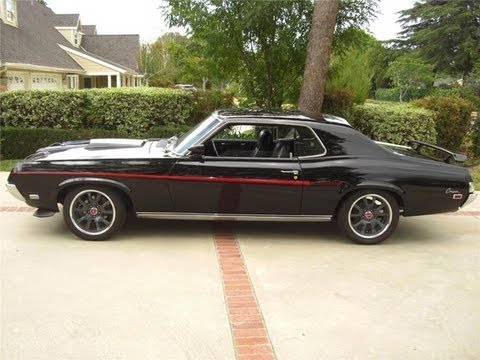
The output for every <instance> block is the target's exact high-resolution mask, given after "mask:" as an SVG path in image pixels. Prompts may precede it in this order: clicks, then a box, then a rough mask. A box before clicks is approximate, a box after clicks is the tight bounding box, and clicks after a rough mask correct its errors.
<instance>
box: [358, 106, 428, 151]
mask: <svg viewBox="0 0 480 360" xmlns="http://www.w3.org/2000/svg"><path fill="white" fill-rule="evenodd" d="M349 121H350V123H351V124H352V125H353V126H354V127H355V128H357V129H358V130H359V131H361V132H362V133H363V134H365V135H367V136H369V137H370V138H371V139H373V140H378V141H385V142H391V143H395V144H400V145H401V144H406V143H407V142H408V141H409V140H412V139H416V140H422V141H426V142H429V143H434V144H435V143H436V138H437V134H436V130H435V114H434V113H433V112H432V111H429V110H426V109H421V108H418V107H415V106H413V105H408V104H400V103H398V104H390V103H366V104H364V105H357V106H354V107H353V108H352V110H351V113H350V117H349Z"/></svg>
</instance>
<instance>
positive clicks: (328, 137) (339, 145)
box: [315, 130, 347, 156]
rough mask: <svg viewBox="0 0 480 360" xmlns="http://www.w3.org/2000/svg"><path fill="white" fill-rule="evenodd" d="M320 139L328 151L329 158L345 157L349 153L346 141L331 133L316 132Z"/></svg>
mask: <svg viewBox="0 0 480 360" xmlns="http://www.w3.org/2000/svg"><path fill="white" fill-rule="evenodd" d="M315 132H316V134H317V135H318V137H319V138H320V139H321V140H322V143H323V144H324V145H325V148H326V149H327V155H328V156H338V155H345V154H347V151H346V149H345V146H344V142H345V139H342V138H340V137H338V136H335V135H333V134H331V133H329V132H326V131H321V130H315Z"/></svg>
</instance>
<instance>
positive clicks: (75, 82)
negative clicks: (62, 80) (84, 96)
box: [67, 75, 79, 89]
mask: <svg viewBox="0 0 480 360" xmlns="http://www.w3.org/2000/svg"><path fill="white" fill-rule="evenodd" d="M78 88H79V78H78V75H67V89H78Z"/></svg>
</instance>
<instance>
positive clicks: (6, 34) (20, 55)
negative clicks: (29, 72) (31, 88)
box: [0, 0, 140, 72]
mask: <svg viewBox="0 0 480 360" xmlns="http://www.w3.org/2000/svg"><path fill="white" fill-rule="evenodd" d="M17 16H18V27H15V26H11V25H8V24H5V23H3V22H2V21H1V20H0V63H5V62H7V63H8V62H10V63H20V64H31V65H38V66H45V67H52V68H61V69H68V70H80V71H81V70H83V68H82V67H81V66H80V65H79V64H77V62H75V61H74V60H73V59H72V58H71V57H70V56H69V55H68V54H67V52H65V51H64V50H62V49H61V48H60V47H59V46H58V44H60V45H63V46H65V47H67V48H70V49H72V50H75V51H79V52H81V53H84V54H86V55H90V56H93V57H95V58H97V59H99V60H102V61H104V62H107V63H110V64H111V65H114V66H117V67H120V68H122V69H124V70H133V71H135V72H139V69H138V55H139V53H140V39H139V36H138V35H96V27H95V25H85V26H82V28H83V30H84V33H85V34H86V35H84V36H83V37H82V44H81V47H80V48H75V47H73V46H72V44H71V43H70V42H69V41H68V40H67V39H65V38H64V37H63V35H62V34H60V32H59V31H57V30H56V29H55V26H76V25H77V22H78V17H79V15H78V14H61V15H57V14H55V13H54V12H53V11H52V10H51V9H50V8H48V7H46V6H44V5H41V4H39V3H37V2H36V1H31V0H17ZM59 20H61V21H60V22H59ZM73 23H74V25H72V24H73ZM66 24H68V25H66ZM85 28H86V29H85ZM85 30H86V31H85ZM92 31H93V34H91V33H92ZM90 34H91V35H90Z"/></svg>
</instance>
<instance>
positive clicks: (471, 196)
mask: <svg viewBox="0 0 480 360" xmlns="http://www.w3.org/2000/svg"><path fill="white" fill-rule="evenodd" d="M476 198H477V194H476V193H470V194H468V198H467V200H466V201H465V202H464V203H463V205H462V206H460V209H463V208H464V207H465V206H468V205H470V204H471V203H473V202H474V201H475V199H476Z"/></svg>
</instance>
